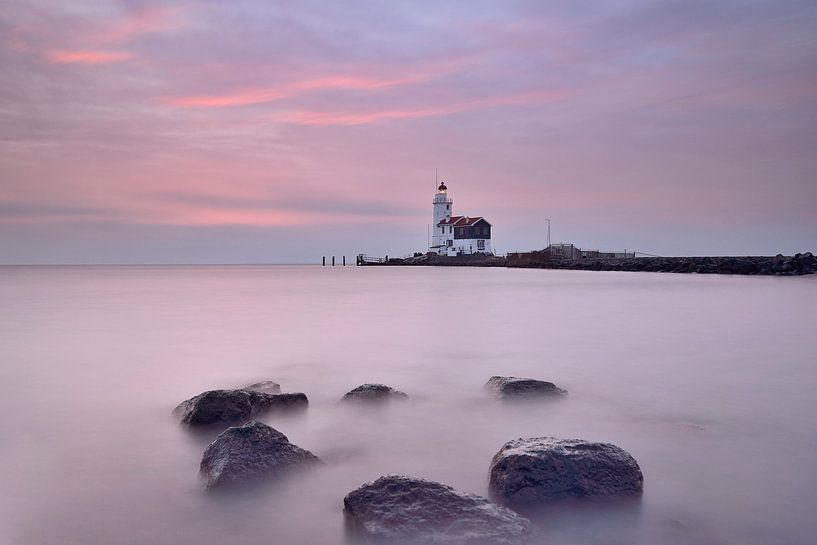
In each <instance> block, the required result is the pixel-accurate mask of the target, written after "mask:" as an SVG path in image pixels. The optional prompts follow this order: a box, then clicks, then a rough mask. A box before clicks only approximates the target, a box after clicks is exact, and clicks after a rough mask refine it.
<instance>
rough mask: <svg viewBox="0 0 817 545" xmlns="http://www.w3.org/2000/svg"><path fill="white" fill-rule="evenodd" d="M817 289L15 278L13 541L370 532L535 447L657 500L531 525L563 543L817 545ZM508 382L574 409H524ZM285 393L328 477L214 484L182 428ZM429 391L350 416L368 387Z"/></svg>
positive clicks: (556, 281) (387, 278) (760, 282)
mask: <svg viewBox="0 0 817 545" xmlns="http://www.w3.org/2000/svg"><path fill="white" fill-rule="evenodd" d="M816 303H817V278H813V277H811V278H785V279H781V278H740V277H718V276H683V275H661V274H639V273H594V272H566V271H552V272H551V271H525V270H518V271H513V270H501V269H450V270H449V269H433V268H429V269H425V268H411V269H408V268H387V269H381V268H361V269H358V268H353V267H347V268H340V267H335V268H334V269H332V268H324V269H322V268H319V267H69V268H60V267H34V268H28V267H5V268H0V308H2V314H0V346H2V354H1V357H2V362H0V408H2V414H3V423H2V431H3V433H2V435H0V460H2V463H1V464H0V482H2V485H3V490H4V492H5V493H4V495H3V498H2V500H0V532H1V533H0V542H3V543H9V544H42V545H51V544H62V543H65V544H76V543H84V544H112V543H116V544H134V545H136V544H144V543H152V544H188V543H189V544H194V543H195V544H197V545H206V544H216V543H248V544H257V543H295V544H297V543H304V544H308V543H316V544H317V543H327V544H338V543H344V542H347V541H348V539H347V537H346V534H345V531H344V522H343V517H342V513H341V509H342V498H343V496H344V495H345V494H346V493H347V492H349V491H350V490H352V489H353V488H355V487H357V486H359V485H360V484H361V483H363V482H365V481H368V480H372V479H374V478H376V477H377V476H379V475H381V474H385V473H405V474H409V475H416V476H422V477H426V478H430V479H434V480H439V481H441V482H445V483H447V484H450V485H452V486H454V487H456V488H458V489H461V490H467V491H472V492H476V493H479V494H483V495H485V494H487V470H488V464H489V462H490V459H491V456H492V455H493V454H494V453H495V452H496V451H497V450H498V449H499V447H500V446H501V445H502V443H504V442H505V441H507V440H509V439H513V438H516V437H523V436H534V435H555V436H562V437H581V438H586V439H593V440H602V441H610V442H613V443H616V444H618V445H620V446H621V447H623V448H625V449H626V450H628V451H629V452H631V453H632V454H633V455H634V456H635V457H636V459H637V460H638V461H639V463H640V464H641V467H642V469H643V471H644V475H645V491H644V495H643V497H642V498H640V499H638V500H631V501H624V502H612V503H610V502H607V503H604V502H602V503H598V502H596V503H586V502H579V503H569V504H560V505H556V506H551V507H548V508H546V509H541V510H538V511H536V512H532V513H529V514H530V515H531V516H532V518H534V519H535V520H536V521H537V522H538V523H539V524H540V526H541V527H542V528H543V536H542V542H543V543H545V542H546V543H552V544H568V543H599V544H601V543H604V544H616V543H621V544H632V543H643V544H654V543H677V544H690V543H691V544H698V543H700V544H713V543H714V544H719V543H723V544H726V543H730V544H731V543H741V544H758V545H760V544H764V545H766V544H771V543H781V544H782V543H786V544H807V543H813V541H814V536H815V535H817V523H816V522H815V518H814V516H813V513H814V508H815V505H817V469H816V468H815V458H817V455H815V452H817V450H815V447H817V423H815V422H817V420H815V418H814V415H815V412H816V411H815V409H817V402H815V397H814V392H815V391H817V370H815V364H817V357H815V354H817V335H815V327H814V316H815V312H814V309H815V307H816V305H815V304H816ZM494 374H513V375H522V376H533V377H537V378H543V379H547V380H552V381H554V382H556V383H557V384H559V385H561V386H563V387H565V388H567V389H568V390H569V392H570V393H569V395H568V396H567V397H566V398H565V399H561V400H554V401H552V402H547V403H539V404H521V405H520V404H503V403H497V402H495V401H492V400H489V399H487V398H486V397H485V396H484V394H483V392H482V390H481V388H482V385H483V383H484V382H485V381H486V380H487V378H488V377H489V376H491V375H494ZM262 379H273V380H276V381H277V382H280V383H281V384H282V386H283V387H284V390H285V391H304V392H306V394H307V395H308V396H309V398H310V407H309V409H308V410H307V411H305V412H303V413H298V414H292V415H280V414H273V415H270V416H269V417H266V418H263V420H264V421H266V422H267V423H269V424H270V425H272V426H274V427H276V428H277V429H280V430H281V431H282V432H284V433H285V434H287V435H288V436H289V438H290V439H291V440H292V441H293V442H294V443H296V444H298V445H300V446H302V447H304V448H307V449H310V450H312V451H313V452H315V453H316V454H318V455H319V456H321V457H322V458H323V459H324V460H326V461H327V464H326V465H325V466H324V467H321V468H319V469H317V470H315V471H312V472H308V473H302V474H298V475H294V476H292V477H291V478H288V479H285V480H282V481H279V482H275V483H272V484H270V485H268V486H263V487H257V488H253V489H252V490H247V491H243V492H240V493H229V494H215V495H213V494H205V493H203V491H202V489H201V485H200V483H199V482H198V480H197V469H198V464H199V461H200V459H201V454H202V452H203V450H204V448H205V446H206V444H207V443H208V441H210V440H211V439H212V437H213V435H214V432H209V433H205V434H195V433H189V432H187V431H186V430H184V429H181V428H180V427H179V426H178V425H177V422H176V421H175V420H174V419H173V417H172V416H171V415H170V410H171V409H172V408H173V406H174V405H175V404H176V403H178V402H179V401H181V400H182V399H185V398H187V397H190V396H192V395H194V394H196V393H199V392H200V391H203V390H205V389H209V388H215V387H229V386H236V385H240V384H245V383H248V382H251V381H255V380H262ZM371 381H377V382H384V383H387V384H390V385H392V386H394V387H396V388H398V389H400V390H403V391H405V392H407V393H408V394H409V395H410V396H411V400H410V401H409V402H407V403H398V404H391V405H388V406H384V407H381V408H379V409H377V410H371V409H367V408H361V407H357V406H348V405H342V404H339V403H338V401H337V400H338V398H339V397H340V396H341V395H342V394H343V393H344V392H346V391H348V390H349V389H351V388H352V387H354V386H356V385H358V384H360V383H363V382H371Z"/></svg>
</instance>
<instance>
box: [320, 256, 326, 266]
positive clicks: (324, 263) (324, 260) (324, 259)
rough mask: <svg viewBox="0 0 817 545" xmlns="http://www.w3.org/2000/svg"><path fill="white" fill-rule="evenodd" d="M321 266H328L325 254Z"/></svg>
mask: <svg viewBox="0 0 817 545" xmlns="http://www.w3.org/2000/svg"><path fill="white" fill-rule="evenodd" d="M321 266H323V267H326V256H323V262H322V263H321Z"/></svg>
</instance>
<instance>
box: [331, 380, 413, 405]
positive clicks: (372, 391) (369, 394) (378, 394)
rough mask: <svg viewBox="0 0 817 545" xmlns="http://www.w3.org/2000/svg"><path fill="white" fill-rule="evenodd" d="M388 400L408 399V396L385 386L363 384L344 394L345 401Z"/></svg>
mask: <svg viewBox="0 0 817 545" xmlns="http://www.w3.org/2000/svg"><path fill="white" fill-rule="evenodd" d="M387 399H408V395H406V394H405V393H403V392H401V391H399V390H395V389H394V388H392V387H390V386H386V385H385V384H361V385H360V386H358V387H357V388H355V389H354V390H351V391H349V392H347V393H346V394H344V396H343V400H344V401H385V400H387Z"/></svg>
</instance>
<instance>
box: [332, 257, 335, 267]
mask: <svg viewBox="0 0 817 545" xmlns="http://www.w3.org/2000/svg"><path fill="white" fill-rule="evenodd" d="M332 266H333V267H334V266H335V256H332Z"/></svg>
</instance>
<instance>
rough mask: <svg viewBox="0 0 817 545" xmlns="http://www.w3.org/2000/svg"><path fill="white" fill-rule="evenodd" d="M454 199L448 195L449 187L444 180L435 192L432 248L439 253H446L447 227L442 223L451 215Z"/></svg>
mask: <svg viewBox="0 0 817 545" xmlns="http://www.w3.org/2000/svg"><path fill="white" fill-rule="evenodd" d="M453 205H454V201H453V200H451V197H449V196H448V188H447V187H446V186H445V182H442V183H441V184H440V186H439V187H438V188H437V192H436V193H435V194H434V221H433V222H432V224H431V225H433V226H434V233H433V235H432V237H431V250H432V251H437V253H445V239H446V237H445V234H446V233H445V227H443V226H441V225H440V223H441V222H444V221H445V220H447V219H448V218H450V217H451V208H452V206H453Z"/></svg>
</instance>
